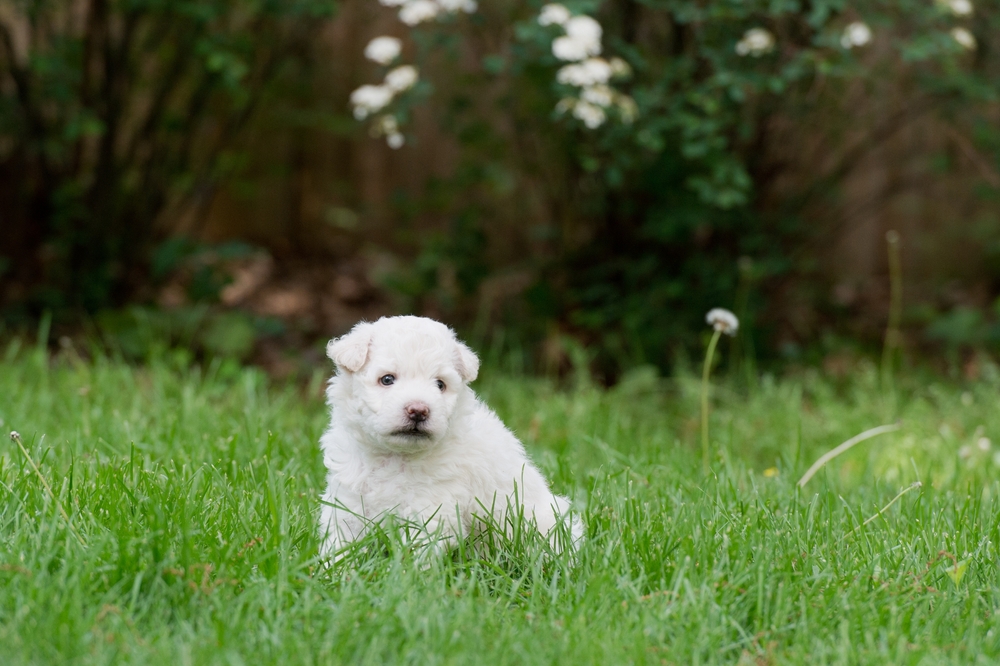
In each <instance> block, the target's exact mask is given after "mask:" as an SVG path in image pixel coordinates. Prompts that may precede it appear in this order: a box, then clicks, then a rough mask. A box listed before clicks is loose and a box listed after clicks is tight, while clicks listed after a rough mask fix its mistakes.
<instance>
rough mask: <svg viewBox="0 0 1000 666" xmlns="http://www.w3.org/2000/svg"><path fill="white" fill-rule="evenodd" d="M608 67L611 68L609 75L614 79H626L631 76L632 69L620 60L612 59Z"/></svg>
mask: <svg viewBox="0 0 1000 666" xmlns="http://www.w3.org/2000/svg"><path fill="white" fill-rule="evenodd" d="M608 65H610V66H611V75H612V76H614V77H615V78H616V79H626V78H628V77H630V76H632V68H631V67H630V66H629V64H628V63H627V62H625V61H624V60H622V59H621V58H617V57H615V58H612V59H611V60H610V61H609V62H608Z"/></svg>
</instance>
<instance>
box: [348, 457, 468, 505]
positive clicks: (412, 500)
mask: <svg viewBox="0 0 1000 666" xmlns="http://www.w3.org/2000/svg"><path fill="white" fill-rule="evenodd" d="M366 467H367V469H363V470H358V471H359V472H360V474H358V475H357V477H356V479H355V483H353V484H351V485H353V486H354V490H355V492H357V493H358V494H359V495H361V496H362V497H363V498H364V500H365V503H366V504H367V505H369V506H371V505H372V503H375V504H378V505H381V508H383V509H387V508H392V507H400V508H404V507H407V508H413V509H416V510H421V509H423V508H426V507H429V506H440V505H443V504H449V505H455V504H458V505H465V504H471V503H472V502H474V501H475V498H476V495H477V493H476V488H474V487H473V486H474V485H475V484H472V485H470V484H469V477H468V474H465V473H463V472H462V471H461V470H459V469H457V468H455V467H454V466H441V465H433V464H426V461H409V460H405V459H394V458H389V459H384V460H380V461H377V462H374V463H373V464H371V465H370V466H366Z"/></svg>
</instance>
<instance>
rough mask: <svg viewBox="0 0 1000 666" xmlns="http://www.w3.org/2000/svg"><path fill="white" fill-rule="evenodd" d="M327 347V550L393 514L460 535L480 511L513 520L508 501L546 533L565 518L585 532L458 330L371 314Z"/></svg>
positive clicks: (323, 518) (575, 532)
mask: <svg viewBox="0 0 1000 666" xmlns="http://www.w3.org/2000/svg"><path fill="white" fill-rule="evenodd" d="M327 354H328V355H329V356H330V358H331V359H332V360H333V361H334V363H335V364H336V366H337V374H336V375H335V376H334V377H333V379H331V380H330V384H329V387H328V389H327V402H328V404H329V406H330V411H331V414H330V426H329V428H328V429H327V431H326V433H324V435H323V437H322V439H321V440H320V445H321V447H322V449H323V459H324V462H325V464H326V467H327V470H328V474H327V482H328V486H327V490H326V493H325V494H324V496H323V499H324V503H323V505H322V509H321V512H320V530H321V533H322V534H323V535H325V539H324V543H323V551H324V553H326V554H329V555H332V554H335V553H336V552H337V551H339V550H340V549H341V548H343V547H344V546H345V545H346V544H348V543H350V542H351V541H353V540H355V539H358V538H359V537H361V536H362V535H363V534H364V532H365V529H366V526H367V525H368V524H369V523H370V522H372V521H377V520H378V519H380V518H382V517H383V516H386V515H390V514H391V515H395V516H399V517H401V518H404V519H406V520H410V521H414V522H418V523H420V524H423V525H425V526H426V528H427V530H428V531H429V532H431V533H437V534H440V535H442V536H444V537H445V538H446V539H449V540H453V539H454V538H455V537H456V536H458V535H469V534H471V533H472V531H473V530H474V529H475V528H476V526H477V525H476V522H477V521H476V519H475V518H476V516H477V515H478V516H483V514H484V513H487V512H491V513H492V514H493V516H492V517H493V519H494V520H496V521H497V522H498V523H499V524H501V525H503V524H505V515H504V512H506V511H507V510H508V508H509V507H510V508H515V509H516V510H521V509H523V512H524V515H525V516H526V517H528V518H533V520H534V522H535V524H536V525H537V527H538V529H539V531H540V532H542V534H546V535H548V534H550V533H551V532H552V530H553V528H554V527H555V526H556V525H557V524H558V523H559V521H560V519H561V518H563V517H565V520H570V521H571V530H572V536H573V540H574V541H576V539H578V538H579V536H580V533H581V526H580V524H579V521H578V520H576V519H575V518H571V517H570V514H569V501H568V500H567V499H566V498H564V497H560V496H558V495H554V494H553V493H552V491H550V490H549V486H548V483H547V482H546V480H545V478H544V477H543V476H542V474H541V472H539V470H538V469H537V468H536V467H535V466H534V465H533V464H532V462H531V460H530V459H529V458H528V456H527V454H526V453H525V451H524V447H523V446H522V445H521V442H520V441H518V439H517V438H516V437H515V436H514V435H513V433H511V432H510V431H509V430H508V429H507V428H506V427H505V426H504V424H503V423H502V422H501V421H500V419H499V418H498V417H497V416H496V414H494V413H493V412H492V411H491V410H490V409H489V408H488V407H487V406H486V405H484V404H483V403H482V402H481V401H480V400H479V399H478V398H477V397H476V395H475V393H474V392H473V391H472V389H470V388H469V387H468V382H471V381H472V380H474V379H475V378H476V375H477V374H478V372H479V359H478V358H476V355H475V354H474V353H473V352H472V350H470V349H469V348H468V347H466V346H465V345H464V344H462V343H461V342H459V341H458V340H457V339H456V337H455V333H454V331H452V330H451V329H450V328H448V327H447V326H445V325H444V324H441V323H439V322H436V321H434V320H432V319H426V318H423V317H386V318H382V319H379V320H378V321H376V322H374V323H368V322H362V323H359V324H357V325H356V326H355V327H354V328H353V329H352V330H351V331H350V333H348V334H347V335H345V336H343V337H341V338H338V339H336V340H332V341H331V342H330V344H329V345H328V346H327ZM442 387H443V388H442ZM483 507H488V508H489V511H487V510H484V508H483Z"/></svg>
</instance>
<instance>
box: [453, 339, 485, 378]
mask: <svg viewBox="0 0 1000 666" xmlns="http://www.w3.org/2000/svg"><path fill="white" fill-rule="evenodd" d="M455 369H456V370H458V376H459V377H461V378H462V381H464V382H466V383H468V382H471V381H473V380H475V378H476V377H478V376H479V357H478V356H476V353H475V352H474V351H472V350H471V349H469V348H468V347H466V346H465V345H464V344H463V343H461V342H459V341H458V340H456V341H455Z"/></svg>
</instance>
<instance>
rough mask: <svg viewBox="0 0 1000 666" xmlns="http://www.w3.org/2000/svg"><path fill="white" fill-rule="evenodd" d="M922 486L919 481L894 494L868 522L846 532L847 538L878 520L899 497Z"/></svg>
mask: <svg viewBox="0 0 1000 666" xmlns="http://www.w3.org/2000/svg"><path fill="white" fill-rule="evenodd" d="M922 485H924V484H923V483H922V482H920V481H914V482H913V483H911V484H910V485H908V486H907V487H905V488H903V489H902V490H900V491H899V492H898V493H897V494H896V496H895V497H893V498H892V499H891V500H890V501H889V503H888V504H886V505H885V506H884V507H882V508H881V509H879V511H878V513H876V514H875V515H874V516H872V517H871V518H869V519H868V520H866V521H865V522H863V523H861V524H860V525H858V526H857V527H855V528H854V529H853V530H851V531H850V532H848V533H847V536H851V535H852V534H854V533H855V532H857V531H858V530H860V529H861V528H862V527H864V526H865V525H867V524H868V523H870V522H872V521H873V520H875V519H876V518H878V517H879V516H881V515H882V514H883V513H885V512H886V511H888V510H889V507H891V506H892V505H893V504H895V503H896V502H898V501H899V498H900V497H902V496H903V495H905V494H906V493H908V492H910V491H911V490H916V489H917V488H919V487H921V486H922Z"/></svg>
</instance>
